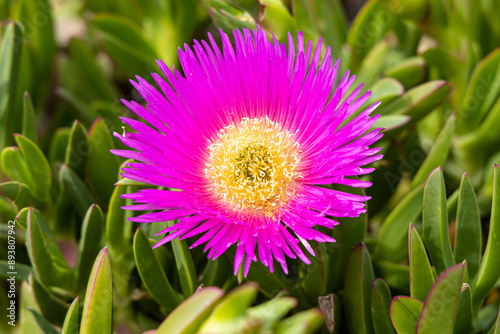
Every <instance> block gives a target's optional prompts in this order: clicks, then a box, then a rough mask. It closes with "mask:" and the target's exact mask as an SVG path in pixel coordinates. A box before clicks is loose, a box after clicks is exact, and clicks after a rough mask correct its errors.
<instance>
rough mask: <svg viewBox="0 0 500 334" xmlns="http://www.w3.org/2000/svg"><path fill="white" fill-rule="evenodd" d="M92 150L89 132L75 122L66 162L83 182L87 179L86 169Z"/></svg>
mask: <svg viewBox="0 0 500 334" xmlns="http://www.w3.org/2000/svg"><path fill="white" fill-rule="evenodd" d="M90 150H91V148H90V143H89V139H88V137H87V131H86V130H85V127H84V126H83V125H82V123H80V122H78V120H75V121H74V122H73V125H72V126H71V132H70V134H69V142H68V145H67V148H66V155H65V158H64V162H65V163H66V165H68V167H70V168H71V169H72V170H73V171H74V172H75V174H76V175H78V177H79V178H81V179H82V180H84V179H85V167H86V165H87V157H88V155H89V152H90Z"/></svg>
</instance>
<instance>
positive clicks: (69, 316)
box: [61, 297, 80, 334]
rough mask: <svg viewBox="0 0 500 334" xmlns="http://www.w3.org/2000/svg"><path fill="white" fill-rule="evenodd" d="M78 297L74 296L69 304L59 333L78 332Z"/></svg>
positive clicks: (75, 333)
mask: <svg viewBox="0 0 500 334" xmlns="http://www.w3.org/2000/svg"><path fill="white" fill-rule="evenodd" d="M79 298H80V297H76V298H75V300H73V302H72V303H71V305H70V306H69V309H68V312H67V313H66V317H65V318H64V323H63V325H62V328H61V334H78V301H79Z"/></svg>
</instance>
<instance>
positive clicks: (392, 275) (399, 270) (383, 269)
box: [374, 261, 410, 294]
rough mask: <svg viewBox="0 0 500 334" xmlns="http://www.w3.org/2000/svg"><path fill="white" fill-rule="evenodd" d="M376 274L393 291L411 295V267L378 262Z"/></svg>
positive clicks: (375, 265) (375, 264)
mask: <svg viewBox="0 0 500 334" xmlns="http://www.w3.org/2000/svg"><path fill="white" fill-rule="evenodd" d="M374 267H375V273H376V274H377V276H380V277H382V278H383V279H384V280H385V281H386V282H387V284H389V286H390V287H391V288H393V289H396V290H398V291H401V292H404V293H408V294H409V293H410V267H409V266H408V265H406V264H401V263H394V262H389V261H376V262H375V263H374Z"/></svg>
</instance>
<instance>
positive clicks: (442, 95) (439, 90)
mask: <svg viewBox="0 0 500 334" xmlns="http://www.w3.org/2000/svg"><path fill="white" fill-rule="evenodd" d="M450 91H451V87H450V85H449V84H448V83H447V82H445V81H441V80H435V81H429V82H426V83H424V84H421V85H418V86H416V87H414V88H412V89H410V90H409V91H407V92H406V93H405V94H404V95H403V96H401V97H399V98H396V99H394V100H393V101H391V102H390V103H388V104H386V105H385V106H381V107H380V108H379V109H378V112H379V113H380V114H381V115H386V114H401V115H408V116H410V117H411V121H410V124H415V123H416V122H417V121H419V120H420V119H422V118H423V117H424V116H426V115H427V114H429V113H430V112H431V111H433V110H434V109H435V108H436V107H437V106H439V105H440V104H441V103H443V101H444V100H445V99H446V98H447V97H448V95H449V94H450Z"/></svg>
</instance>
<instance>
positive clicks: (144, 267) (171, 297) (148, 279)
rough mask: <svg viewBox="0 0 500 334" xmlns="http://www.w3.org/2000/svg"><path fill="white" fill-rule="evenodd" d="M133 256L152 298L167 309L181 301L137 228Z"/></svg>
mask: <svg viewBox="0 0 500 334" xmlns="http://www.w3.org/2000/svg"><path fill="white" fill-rule="evenodd" d="M134 256H135V263H136V266H137V270H138V271H139V275H140V276H141V278H142V281H143V282H144V285H145V286H146V289H147V290H148V291H149V293H150V294H151V295H152V296H153V298H154V299H155V300H156V301H157V302H158V303H159V304H160V305H162V306H164V307H166V308H167V309H173V308H175V307H176V306H177V305H179V304H180V303H181V302H182V298H181V296H180V294H179V293H178V292H177V291H175V290H174V288H172V286H171V285H170V282H169V280H168V277H167V276H166V275H165V272H164V271H163V268H162V266H161V264H160V261H159V260H158V258H157V256H156V254H155V252H154V251H153V249H151V245H150V242H149V239H148V237H147V236H146V234H145V233H144V232H143V231H142V229H141V228H138V229H137V231H136V232H135V236H134Z"/></svg>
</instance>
